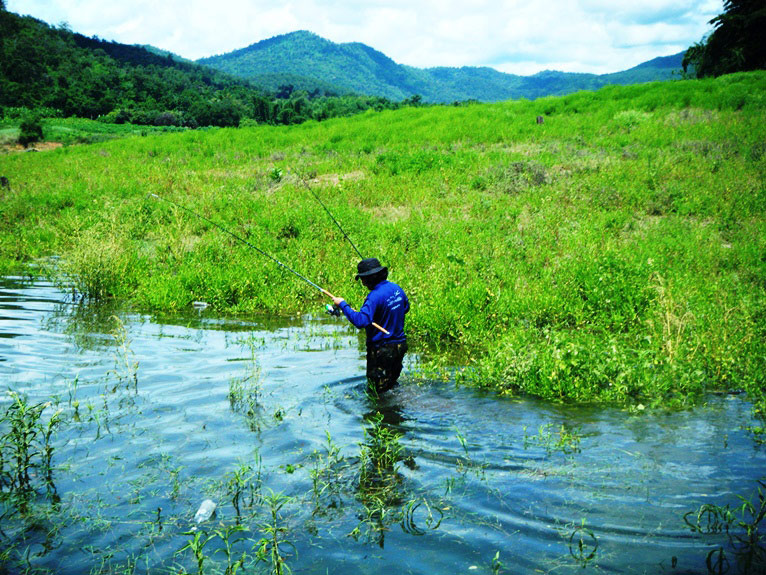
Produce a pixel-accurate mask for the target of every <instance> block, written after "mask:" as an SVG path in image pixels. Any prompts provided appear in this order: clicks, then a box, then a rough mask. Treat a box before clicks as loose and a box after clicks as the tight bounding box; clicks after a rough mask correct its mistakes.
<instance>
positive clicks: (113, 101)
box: [0, 0, 399, 128]
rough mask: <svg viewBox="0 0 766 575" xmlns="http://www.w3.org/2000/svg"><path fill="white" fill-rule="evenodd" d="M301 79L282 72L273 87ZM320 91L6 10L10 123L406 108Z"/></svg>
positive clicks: (288, 117) (2, 16)
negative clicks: (261, 80) (257, 81)
mask: <svg viewBox="0 0 766 575" xmlns="http://www.w3.org/2000/svg"><path fill="white" fill-rule="evenodd" d="M299 81H300V78H297V77H294V76H293V75H289V74H287V75H286V74H284V73H281V74H278V75H276V76H275V77H274V78H273V80H272V83H274V84H277V83H282V84H289V85H295V84H297V83H298V82H299ZM312 86H313V87H314V88H315V89H314V90H312V91H313V92H314V93H311V92H309V91H307V92H308V93H305V92H301V91H300V90H295V89H291V90H282V91H281V92H279V91H276V90H274V91H264V90H262V89H261V88H259V87H257V86H254V85H253V84H252V83H250V82H249V81H248V80H246V79H244V78H242V77H240V76H234V75H230V74H225V73H223V72H220V71H218V70H215V69H214V68H211V67H209V66H202V65H200V64H196V63H194V62H191V61H189V60H184V59H183V58H181V57H180V56H177V55H176V54H172V53H170V52H167V51H164V50H158V49H157V48H154V47H151V46H134V45H133V46H132V45H127V44H121V43H119V42H112V41H109V40H102V39H99V38H98V37H96V36H92V37H88V36H84V35H82V34H78V33H76V32H73V31H72V30H70V29H69V28H68V27H67V26H58V27H53V26H50V25H49V24H46V23H45V22H43V21H41V20H38V19H36V18H32V17H30V16H19V15H18V14H14V13H12V12H8V11H7V10H4V9H3V4H2V0H0V121H3V120H4V119H5V118H6V117H8V118H9V119H19V118H20V117H22V116H24V115H27V114H28V112H29V111H31V110H34V111H35V115H37V116H48V117H50V116H78V117H84V118H99V119H100V120H101V121H103V122H107V123H117V124H123V123H132V124H142V125H147V124H151V125H156V126H176V127H188V128H194V127H198V126H238V125H239V124H240V123H241V122H242V121H243V120H247V121H253V122H257V123H268V124H296V123H301V122H304V121H306V120H309V119H315V120H324V119H327V118H331V117H336V116H345V115H350V114H356V113H359V112H362V111H364V110H367V109H370V108H373V109H376V110H380V109H384V108H392V107H397V106H399V104H398V103H396V102H391V101H388V100H385V99H383V98H378V97H373V96H347V95H344V96H341V97H337V98H324V97H322V96H323V95H324V93H329V92H337V91H338V90H337V89H336V88H334V87H333V86H331V85H329V84H324V83H322V82H313V83H312Z"/></svg>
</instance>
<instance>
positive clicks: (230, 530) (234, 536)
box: [215, 525, 248, 575]
mask: <svg viewBox="0 0 766 575" xmlns="http://www.w3.org/2000/svg"><path fill="white" fill-rule="evenodd" d="M244 531H245V528H244V527H242V526H241V525H229V526H227V527H221V528H220V529H216V530H215V534H216V535H217V536H218V538H219V539H220V540H221V541H222V542H223V547H221V548H220V549H218V550H217V551H218V552H220V553H223V554H224V555H225V556H226V569H225V571H224V575H236V573H237V571H238V570H239V569H240V568H241V567H243V566H244V565H245V562H246V561H247V558H248V557H247V552H245V551H243V552H242V554H241V555H239V557H238V558H236V559H235V556H236V555H237V554H235V553H234V549H233V547H234V544H235V543H237V542H239V541H241V540H242V537H240V534H241V533H242V532H244Z"/></svg>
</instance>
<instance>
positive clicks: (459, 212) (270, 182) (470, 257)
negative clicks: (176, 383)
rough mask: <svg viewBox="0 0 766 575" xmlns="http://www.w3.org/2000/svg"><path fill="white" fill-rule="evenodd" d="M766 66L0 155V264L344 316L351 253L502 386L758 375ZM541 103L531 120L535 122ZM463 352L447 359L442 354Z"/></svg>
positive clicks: (584, 397)
mask: <svg viewBox="0 0 766 575" xmlns="http://www.w3.org/2000/svg"><path fill="white" fill-rule="evenodd" d="M765 95H766V74H764V73H748V74H737V75H732V76H725V77H721V78H718V79H716V80H705V81H678V82H669V83H662V84H648V85H641V86H631V87H618V86H613V87H608V88H605V89H603V90H600V91H599V92H595V93H591V92H582V93H578V94H573V95H569V96H566V97H562V98H543V99H540V100H537V101H534V102H528V101H521V102H506V103H498V104H483V105H467V106H458V107H429V108H407V109H402V110H397V111H384V112H380V113H374V112H368V113H366V114H363V115H361V116H356V117H353V118H347V119H335V120H330V121H327V122H323V123H314V122H309V123H307V124H303V125H300V126H292V127H268V126H263V127H251V128H242V129H220V130H210V131H202V130H200V131H190V132H185V133H173V134H163V135H150V136H147V137H135V138H126V139H122V140H117V141H110V142H104V143H100V144H93V145H87V146H69V147H65V148H62V149H59V150H56V151H52V152H44V153H43V152H41V153H36V154H16V155H4V156H2V157H0V172H2V175H5V176H7V177H8V178H9V179H10V182H11V189H10V190H7V189H6V190H4V191H3V201H2V205H1V206H0V234H1V235H0V258H2V260H3V261H4V262H5V264H4V266H5V267H6V269H7V268H8V267H9V266H10V263H9V262H15V261H26V260H30V259H33V258H36V257H40V256H45V255H52V254H55V255H59V256H61V257H62V258H63V261H64V262H65V263H64V265H63V266H62V268H63V269H65V270H67V271H68V272H70V273H74V274H75V276H78V279H77V280H76V285H77V286H78V287H79V289H81V290H82V291H83V292H85V293H86V294H87V295H90V296H93V297H96V296H108V295H110V294H111V295H118V296H120V297H130V298H131V299H133V300H134V301H135V302H136V303H137V304H139V305H141V306H144V307H146V308H149V309H172V308H183V307H187V306H188V305H189V304H190V302H192V301H194V300H205V301H207V302H209V303H211V304H212V305H213V306H215V308H217V309H218V310H221V311H226V312H232V313H237V312H245V311H251V310H266V311H269V312H275V313H281V312H296V311H313V310H317V311H318V310H319V305H320V303H324V302H323V301H322V300H321V299H320V298H321V296H320V294H319V293H318V292H317V291H316V290H314V289H313V288H311V287H310V286H308V285H306V284H304V283H302V282H300V281H298V280H297V279H296V278H295V276H293V275H291V274H289V273H286V272H285V271H284V270H282V269H281V268H279V267H278V266H276V265H275V264H274V263H273V262H271V261H269V260H268V259H266V258H264V257H263V256H261V255H259V254H258V253H256V252H255V251H253V250H250V249H249V248H247V246H244V245H242V244H240V243H238V242H236V241H235V240H234V239H233V238H231V237H229V236H227V235H225V234H223V233H221V232H220V231H219V230H217V229H215V228H214V227H213V226H210V225H209V224H207V223H205V222H204V221H201V220H199V219H196V218H193V217H191V216H189V215H188V214H187V213H185V212H183V211H181V210H178V209H175V208H173V207H172V206H170V205H168V204H167V203H162V202H158V201H157V200H154V199H152V198H150V197H148V194H149V193H150V192H151V193H156V194H159V195H160V196H163V197H166V198H168V199H172V200H174V201H176V202H180V203H182V204H184V205H186V206H188V207H189V208H191V209H193V210H196V211H198V212H199V213H201V214H202V215H204V216H206V217H208V218H211V219H213V220H215V221H217V222H220V223H221V224H223V225H224V226H226V227H228V228H229V229H231V230H232V231H233V232H234V233H236V234H238V235H240V236H242V237H244V238H246V239H248V240H249V241H251V242H253V243H254V244H256V245H257V246H259V247H260V248H262V249H263V250H265V251H267V252H268V253H270V254H272V255H274V256H275V257H277V258H278V259H280V260H281V261H283V262H285V263H286V264H288V265H290V266H292V267H294V268H296V269H297V270H298V271H300V272H301V273H303V274H304V275H306V276H307V277H309V278H310V279H312V280H313V281H315V282H316V283H318V284H319V285H321V286H323V287H325V288H327V289H328V290H330V291H332V292H333V293H336V294H338V295H342V296H345V297H346V298H347V299H348V300H349V301H350V302H351V303H352V304H354V305H358V304H360V303H361V301H362V299H363V297H364V295H365V294H364V290H363V288H361V287H360V286H358V285H355V284H354V282H353V273H354V270H355V264H356V260H357V257H356V256H355V254H354V253H353V251H352V250H351V248H350V246H348V244H346V243H345V241H344V240H343V238H342V236H341V234H340V233H339V231H338V230H337V228H336V227H335V226H334V224H333V223H332V222H331V221H330V220H329V218H328V217H327V215H326V214H325V213H324V212H323V210H322V209H321V207H320V206H319V205H318V204H317V202H316V201H315V200H314V199H313V198H312V197H311V195H310V194H309V193H308V191H307V190H306V189H305V188H304V187H303V186H302V185H301V184H300V181H299V178H300V177H306V178H309V181H310V184H311V186H312V188H313V189H314V190H315V191H316V192H317V193H318V194H319V195H320V196H321V197H322V198H323V200H324V202H325V203H326V204H327V205H328V206H329V207H330V209H331V210H332V212H333V213H334V215H335V216H336V218H337V219H338V220H340V221H341V222H342V223H343V226H344V228H345V230H346V232H347V233H348V234H349V236H350V237H351V238H352V239H353V240H354V243H355V244H356V245H357V246H358V247H359V248H360V250H361V251H362V252H363V253H364V254H365V255H366V256H376V257H379V258H381V259H382V260H383V262H384V263H385V264H387V265H389V266H390V271H391V279H392V280H394V281H396V282H398V283H400V284H401V285H402V286H403V287H405V289H406V290H407V291H408V293H409V295H410V298H411V300H412V312H411V313H410V315H409V317H408V331H409V333H410V336H411V338H412V340H413V343H414V344H415V348H416V349H418V351H419V352H421V353H422V354H423V356H424V357H428V358H431V359H432V360H433V361H435V362H437V363H438V362H443V363H445V364H447V363H452V364H454V363H455V362H457V363H458V364H459V365H462V366H466V367H468V368H469V369H467V370H465V371H464V374H465V376H466V379H467V380H468V381H470V382H472V383H474V384H478V385H485V386H488V387H491V388H494V389H500V390H503V391H507V392H519V391H521V392H526V393H532V394H536V395H540V396H543V397H550V398H562V399H572V400H581V401H593V400H597V401H619V402H622V401H642V402H656V403H659V402H667V401H672V402H674V403H684V402H687V401H690V400H693V399H694V398H696V397H699V396H700V395H701V394H702V393H704V392H705V391H709V390H712V389H735V388H746V389H748V390H749V391H750V392H751V394H753V395H754V396H755V399H756V400H758V399H759V394H760V393H762V391H761V390H762V389H763V388H764V379H765V378H766V375H765V374H766V347H765V345H764V341H765V340H766V333H764V332H765V331H766V330H765V329H764V325H765V324H766V297H765V294H764V289H765V288H766V260H765V256H764V254H765V253H766V231H765V230H766V225H765V222H764V209H765V207H766V193H765V192H764V174H765V173H766V110H765V109H766V96H765ZM537 116H543V117H544V120H545V121H544V123H543V124H538V123H537V122H536V117H537ZM456 357H457V358H459V359H455V358H456Z"/></svg>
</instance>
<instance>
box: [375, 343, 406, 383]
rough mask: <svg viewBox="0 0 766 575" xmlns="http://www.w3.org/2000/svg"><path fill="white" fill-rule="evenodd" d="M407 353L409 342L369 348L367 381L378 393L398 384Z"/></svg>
mask: <svg viewBox="0 0 766 575" xmlns="http://www.w3.org/2000/svg"><path fill="white" fill-rule="evenodd" d="M405 353H407V342H404V343H392V344H384V345H381V346H380V347H378V348H372V349H371V348H367V381H368V382H369V384H370V385H371V386H373V387H374V388H375V391H376V392H377V393H383V392H384V391H388V390H389V389H391V388H392V387H394V386H395V385H396V384H397V380H398V379H399V375H400V374H401V373H402V360H403V359H404V354H405Z"/></svg>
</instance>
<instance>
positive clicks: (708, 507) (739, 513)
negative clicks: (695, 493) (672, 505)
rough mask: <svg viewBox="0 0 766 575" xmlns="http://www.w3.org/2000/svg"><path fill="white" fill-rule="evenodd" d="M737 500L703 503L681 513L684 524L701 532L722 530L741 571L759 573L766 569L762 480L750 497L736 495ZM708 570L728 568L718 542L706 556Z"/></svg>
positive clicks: (765, 491)
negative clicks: (724, 503) (726, 502)
mask: <svg viewBox="0 0 766 575" xmlns="http://www.w3.org/2000/svg"><path fill="white" fill-rule="evenodd" d="M737 497H738V499H739V500H740V501H741V504H740V505H738V506H736V507H731V506H730V505H728V504H727V505H717V504H715V503H705V504H703V505H701V506H700V507H699V508H698V509H697V510H695V511H689V512H687V513H686V514H684V517H683V519H684V522H685V523H686V525H687V527H689V529H690V530H691V531H692V532H694V533H699V534H701V535H718V534H725V535H726V538H727V539H728V543H729V546H728V550H729V551H730V552H731V553H732V555H733V556H734V558H735V559H736V561H737V565H738V567H739V568H740V570H741V571H742V573H745V574H751V573H752V574H755V573H763V572H764V569H766V545H764V537H763V529H762V525H761V524H762V523H763V522H764V519H766V482H764V480H760V481H758V488H757V493H755V494H754V495H753V496H752V497H750V498H745V497H743V496H741V495H738V496H737ZM706 563H707V567H708V572H710V573H721V572H725V571H728V568H729V566H730V565H729V560H728V557H727V548H724V546H722V545H719V546H717V547H715V548H713V549H712V550H711V551H710V552H709V553H708V555H707V557H706Z"/></svg>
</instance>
